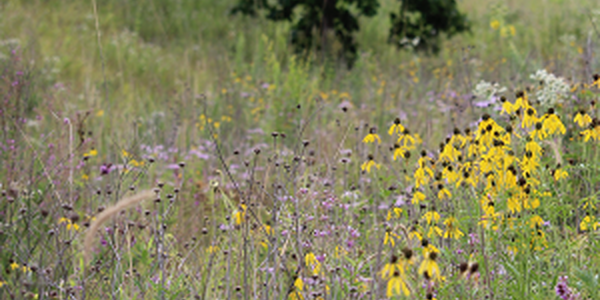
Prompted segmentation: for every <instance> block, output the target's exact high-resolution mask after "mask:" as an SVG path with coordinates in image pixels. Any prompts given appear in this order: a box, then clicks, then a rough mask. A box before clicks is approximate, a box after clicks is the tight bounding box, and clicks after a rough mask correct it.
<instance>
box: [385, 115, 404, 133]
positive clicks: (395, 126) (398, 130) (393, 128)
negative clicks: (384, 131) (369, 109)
mask: <svg viewBox="0 0 600 300" xmlns="http://www.w3.org/2000/svg"><path fill="white" fill-rule="evenodd" d="M403 132H404V126H402V124H400V118H396V119H395V120H394V124H392V126H391V127H390V129H389V130H388V133H389V135H393V134H394V133H397V134H402V133H403Z"/></svg>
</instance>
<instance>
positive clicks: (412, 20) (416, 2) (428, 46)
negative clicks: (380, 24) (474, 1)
mask: <svg viewBox="0 0 600 300" xmlns="http://www.w3.org/2000/svg"><path fill="white" fill-rule="evenodd" d="M401 2H402V5H401V6H400V13H399V14H398V15H397V14H394V13H392V14H391V18H392V28H391V29H390V36H389V40H390V42H391V43H393V44H395V45H397V46H398V47H402V46H404V44H405V43H411V44H412V45H413V46H414V47H415V48H416V49H417V50H424V51H431V52H434V53H437V52H438V51H439V47H440V46H439V45H440V34H441V33H446V35H447V36H448V37H451V36H453V35H454V34H457V33H460V32H463V31H467V30H469V23H468V21H467V17H466V16H465V15H464V14H462V13H461V12H459V11H458V8H457V7H456V1H455V0H402V1H401Z"/></svg>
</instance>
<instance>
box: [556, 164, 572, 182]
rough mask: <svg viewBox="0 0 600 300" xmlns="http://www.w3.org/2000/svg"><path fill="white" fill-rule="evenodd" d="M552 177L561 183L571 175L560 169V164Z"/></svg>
mask: <svg viewBox="0 0 600 300" xmlns="http://www.w3.org/2000/svg"><path fill="white" fill-rule="evenodd" d="M552 177H553V178H554V180H556V181H559V180H561V179H565V178H568V177H569V173H568V172H567V171H565V170H563V169H562V168H561V167H560V164H558V166H556V169H555V170H554V171H553V172H552Z"/></svg>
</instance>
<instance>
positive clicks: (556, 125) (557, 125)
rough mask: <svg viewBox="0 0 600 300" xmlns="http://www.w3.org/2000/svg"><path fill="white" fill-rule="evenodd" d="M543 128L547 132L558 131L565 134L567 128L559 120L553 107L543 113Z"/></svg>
mask: <svg viewBox="0 0 600 300" xmlns="http://www.w3.org/2000/svg"><path fill="white" fill-rule="evenodd" d="M544 129H545V130H546V131H547V132H548V134H554V133H556V132H560V134H565V133H566V132H567V129H566V128H565V125H564V124H563V123H562V122H561V121H560V118H559V117H558V116H557V115H556V114H555V113H554V109H553V108H550V109H548V113H547V114H546V115H544Z"/></svg>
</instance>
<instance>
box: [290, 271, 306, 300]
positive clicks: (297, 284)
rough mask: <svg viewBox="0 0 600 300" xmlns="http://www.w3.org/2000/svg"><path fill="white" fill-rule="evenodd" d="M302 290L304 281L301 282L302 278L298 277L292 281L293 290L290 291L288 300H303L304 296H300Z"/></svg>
mask: <svg viewBox="0 0 600 300" xmlns="http://www.w3.org/2000/svg"><path fill="white" fill-rule="evenodd" d="M303 289H304V281H302V277H300V276H298V278H296V280H295V281H294V290H293V291H291V292H290V293H289V295H288V300H303V299H304V296H302V290H303Z"/></svg>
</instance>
